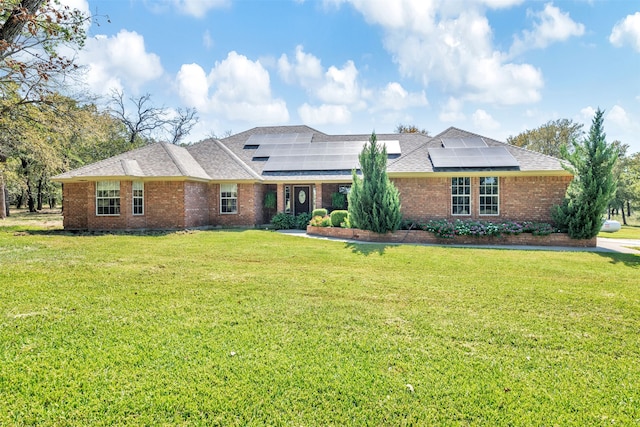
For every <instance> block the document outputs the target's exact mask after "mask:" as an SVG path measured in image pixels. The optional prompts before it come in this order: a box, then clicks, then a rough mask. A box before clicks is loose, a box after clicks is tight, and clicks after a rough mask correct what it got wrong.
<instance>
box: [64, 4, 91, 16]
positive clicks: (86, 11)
mask: <svg viewBox="0 0 640 427" xmlns="http://www.w3.org/2000/svg"><path fill="white" fill-rule="evenodd" d="M60 5H61V6H69V8H71V9H78V10H79V11H80V12H82V13H83V14H85V15H87V16H89V15H91V13H90V9H89V2H88V1H87V0H60Z"/></svg>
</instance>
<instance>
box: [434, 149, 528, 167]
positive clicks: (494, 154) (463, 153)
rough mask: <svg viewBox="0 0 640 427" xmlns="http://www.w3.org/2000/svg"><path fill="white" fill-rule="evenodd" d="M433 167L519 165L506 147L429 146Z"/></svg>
mask: <svg viewBox="0 0 640 427" xmlns="http://www.w3.org/2000/svg"><path fill="white" fill-rule="evenodd" d="M429 156H430V157H431V163H432V164H433V167H435V168H489V167H493V168H506V167H519V166H520V164H519V163H518V161H517V160H516V159H515V157H513V156H512V155H511V153H509V151H508V150H507V149H506V147H481V148H430V149H429Z"/></svg>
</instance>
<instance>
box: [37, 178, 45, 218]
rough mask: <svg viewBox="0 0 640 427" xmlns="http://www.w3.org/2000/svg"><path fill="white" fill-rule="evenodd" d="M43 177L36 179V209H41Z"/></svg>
mask: <svg viewBox="0 0 640 427" xmlns="http://www.w3.org/2000/svg"><path fill="white" fill-rule="evenodd" d="M43 181H44V180H43V179H42V178H40V180H39V181H38V194H37V196H36V200H37V202H38V207H37V208H36V209H37V210H39V211H41V210H42V183H43Z"/></svg>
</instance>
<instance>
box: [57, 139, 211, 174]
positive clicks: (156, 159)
mask: <svg viewBox="0 0 640 427" xmlns="http://www.w3.org/2000/svg"><path fill="white" fill-rule="evenodd" d="M122 177H132V178H140V179H143V178H190V179H198V180H209V179H210V177H209V175H207V173H206V172H205V171H204V169H202V167H201V166H200V164H198V162H196V161H195V159H194V158H193V157H192V156H191V154H189V152H188V151H187V150H186V149H185V148H184V147H179V146H176V145H172V144H167V143H164V142H157V143H154V144H150V145H146V146H144V147H141V148H138V149H136V150H132V151H128V152H126V153H122V154H119V155H117V156H114V157H110V158H108V159H105V160H102V161H99V162H96V163H92V164H89V165H86V166H83V167H80V168H78V169H74V170H71V171H68V172H65V173H63V174H60V175H57V176H55V177H54V178H53V179H54V180H56V181H67V180H75V179H82V178H85V179H92V180H95V179H109V178H112V179H115V178H122Z"/></svg>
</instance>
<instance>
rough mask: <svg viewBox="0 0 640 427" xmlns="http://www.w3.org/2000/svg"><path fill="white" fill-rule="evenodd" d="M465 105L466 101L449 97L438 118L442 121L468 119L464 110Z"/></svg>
mask: <svg viewBox="0 0 640 427" xmlns="http://www.w3.org/2000/svg"><path fill="white" fill-rule="evenodd" d="M463 107H464V103H463V102H462V101H461V100H459V99H456V98H453V97H451V98H449V99H448V100H447V103H446V104H445V105H444V106H443V107H442V110H441V111H440V114H439V115H438V118H439V119H440V121H442V122H445V123H447V122H449V123H451V122H461V121H463V120H465V119H466V117H465V115H464V113H463V112H462V108H463Z"/></svg>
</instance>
